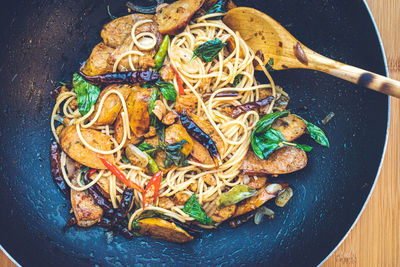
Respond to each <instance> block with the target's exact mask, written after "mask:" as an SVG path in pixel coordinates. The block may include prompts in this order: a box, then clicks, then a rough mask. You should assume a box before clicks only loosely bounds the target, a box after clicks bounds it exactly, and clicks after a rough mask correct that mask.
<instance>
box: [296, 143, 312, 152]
mask: <svg viewBox="0 0 400 267" xmlns="http://www.w3.org/2000/svg"><path fill="white" fill-rule="evenodd" d="M296 147H297V148H300V149H301V150H304V151H305V152H310V151H311V150H312V147H311V146H308V145H300V144H296Z"/></svg>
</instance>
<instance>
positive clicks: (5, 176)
mask: <svg viewBox="0 0 400 267" xmlns="http://www.w3.org/2000/svg"><path fill="white" fill-rule="evenodd" d="M237 2H238V4H239V5H245V6H252V7H256V8H257V9H259V10H261V11H264V12H266V13H267V14H269V15H270V16H272V17H273V18H275V19H276V20H278V21H279V22H281V23H282V25H284V27H286V28H287V29H288V30H289V31H290V32H291V33H293V35H294V36H296V37H297V38H299V40H301V41H302V42H303V43H304V44H306V45H308V46H309V47H310V48H311V49H313V50H315V51H317V52H319V53H321V54H323V55H326V56H328V57H331V58H333V59H336V60H338V61H341V62H345V63H348V64H351V65H354V66H358V67H361V68H364V69H367V70H370V71H373V72H376V73H379V74H387V70H386V65H385V60H384V56H383V51H382V46H381V43H380V40H379V37H378V34H377V31H376V28H375V26H374V23H373V21H372V18H371V16H370V13H369V11H368V9H367V7H366V5H365V3H364V1H362V0H340V1H338V0H324V1H321V0H259V1H250V0H247V1H237ZM107 5H110V7H111V12H112V13H113V14H114V15H123V14H126V9H125V8H124V1H104V0H101V1H100V0H98V1H94V0H82V1H66V0H64V1H62V0H60V1H55V0H52V1H50V0H36V1H35V0H29V1H28V0H21V1H18V0H14V1H8V2H7V4H6V3H3V4H2V8H1V11H0V12H1V14H0V20H1V24H0V25H1V26H0V27H1V34H0V37H1V39H0V40H1V41H0V44H1V49H0V94H1V97H0V106H1V109H0V110H1V119H0V122H1V129H0V142H1V146H0V173H1V186H0V218H1V221H0V229H1V230H0V244H1V245H2V246H3V247H4V248H5V250H7V251H8V252H9V253H10V254H11V255H12V257H14V259H16V261H17V262H19V263H20V264H22V265H24V266H31V265H32V266H33V265H40V266H43V265H57V266H63V265H69V266H81V265H87V264H90V265H95V264H99V265H102V266H103V265H116V266H122V265H124V266H125V265H133V264H139V263H141V264H146V265H147V264H149V265H156V264H159V263H164V264H165V265H171V264H176V265H192V264H193V265H217V264H226V265H236V264H237V265H239V264H241V265H247V264H268V265H274V266H288V265H289V264H294V265H295V266H311V265H317V264H319V263H320V262H321V261H323V260H324V258H325V257H327V256H328V255H329V253H330V252H331V251H332V250H333V249H334V248H335V247H336V246H337V245H338V243H339V242H340V241H341V240H342V238H343V237H344V236H345V235H346V233H347V232H348V231H349V229H350V227H351V226H352V225H353V223H354V221H355V220H356V218H357V217H358V215H359V213H360V211H361V210H362V208H363V206H364V204H365V202H366V200H367V198H368V196H369V194H370V191H371V188H372V187H373V185H374V182H375V178H376V175H377V172H378V170H379V166H380V163H381V158H382V153H383V150H384V147H385V140H386V134H387V122H388V98H387V97H386V96H384V95H381V94H378V93H375V92H373V91H371V90H367V89H364V88H361V87H358V86H355V85H352V84H350V83H347V82H344V81H341V80H338V79H336V78H333V77H330V76H327V75H324V74H321V73H317V72H313V71H306V70H290V71H280V72H274V73H273V77H274V79H275V81H276V82H277V84H279V85H281V86H283V88H285V90H286V91H288V92H289V94H290V95H291V97H292V102H291V104H290V106H289V108H290V109H291V110H293V111H295V112H296V113H297V114H299V115H301V116H303V117H304V118H306V119H308V120H309V121H312V122H317V121H320V120H322V119H323V118H324V117H325V115H327V114H328V113H329V112H331V111H332V112H334V113H335V114H336V116H335V118H334V119H333V120H332V121H331V122H330V123H329V124H328V125H326V126H323V127H322V128H323V129H324V130H325V132H326V133H327V136H328V137H329V138H330V142H331V148H330V149H326V148H323V147H315V148H314V150H313V151H312V152H311V153H310V154H309V164H308V166H307V167H306V169H305V170H303V171H301V172H299V173H296V174H293V175H287V176H281V177H279V178H278V179H279V180H284V181H288V182H289V183H290V184H291V185H292V187H293V189H294V192H295V195H294V197H293V199H292V200H291V202H290V203H289V204H288V205H287V206H286V207H285V208H278V207H275V206H274V204H273V203H272V202H271V203H268V206H269V207H271V208H272V209H274V210H275V211H276V216H275V219H274V220H267V221H264V222H263V223H262V224H261V225H258V226H256V225H254V224H253V223H248V224H247V225H245V226H243V227H241V228H238V229H229V227H227V226H226V225H223V226H222V227H220V228H219V229H218V230H215V231H212V232H208V231H206V232H204V233H203V234H202V236H201V238H199V239H197V240H196V241H194V242H191V243H189V244H185V245H178V244H171V243H166V242H163V241H158V240H153V239H149V238H146V237H139V238H136V239H134V240H133V241H127V240H125V239H123V238H122V237H119V236H118V237H116V238H115V239H114V241H113V242H111V243H110V244H107V242H106V239H105V238H104V233H103V229H101V228H92V229H89V230H84V229H71V230H69V231H68V232H67V233H64V232H63V231H62V227H63V226H64V224H65V222H66V220H67V219H68V218H69V210H70V205H69V204H68V203H67V202H66V201H65V200H64V199H63V197H62V195H61V194H60V193H59V191H58V190H57V188H56V187H55V185H54V184H53V181H52V179H51V174H50V164H49V145H50V140H51V139H52V135H51V131H50V127H49V126H50V122H49V118H50V112H51V109H52V106H53V104H54V102H53V100H52V99H51V98H50V96H49V92H50V90H52V89H53V88H54V87H56V86H57V84H58V82H59V81H67V80H70V79H71V75H72V73H73V72H74V71H76V70H77V69H78V68H79V63H81V62H83V61H84V60H85V59H86V58H87V57H88V55H89V53H90V51H91V48H92V47H93V46H94V45H95V44H96V43H97V42H99V41H100V35H99V33H100V29H101V27H102V25H103V24H104V23H106V22H108V21H109V20H110V19H109V16H108V15H107V11H106V6H107ZM261 76H262V75H260V77H259V79H260V80H262V79H263V78H262V77H261ZM304 141H305V142H310V140H309V139H307V138H305V139H304Z"/></svg>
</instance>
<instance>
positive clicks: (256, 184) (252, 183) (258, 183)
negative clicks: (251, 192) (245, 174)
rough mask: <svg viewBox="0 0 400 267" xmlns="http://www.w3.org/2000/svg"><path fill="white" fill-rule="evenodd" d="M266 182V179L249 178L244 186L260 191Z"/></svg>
mask: <svg viewBox="0 0 400 267" xmlns="http://www.w3.org/2000/svg"><path fill="white" fill-rule="evenodd" d="M266 182H267V177H257V179H256V178H255V177H250V178H249V180H248V181H247V183H245V184H246V185H248V186H249V187H251V188H254V189H260V188H261V187H263V186H264V185H265V184H266Z"/></svg>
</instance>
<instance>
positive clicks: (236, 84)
mask: <svg viewBox="0 0 400 267" xmlns="http://www.w3.org/2000/svg"><path fill="white" fill-rule="evenodd" d="M242 79H243V74H238V75H236V76H235V79H233V87H236V86H238V85H239V83H240V82H241V81H242Z"/></svg>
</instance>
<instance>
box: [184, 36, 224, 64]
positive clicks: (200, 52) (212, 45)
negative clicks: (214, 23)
mask: <svg viewBox="0 0 400 267" xmlns="http://www.w3.org/2000/svg"><path fill="white" fill-rule="evenodd" d="M225 45H226V43H224V42H222V41H221V40H219V39H218V38H215V39H214V41H208V42H205V43H204V44H201V45H200V46H198V47H197V48H196V49H195V50H194V52H193V57H192V59H191V60H193V59H195V58H196V57H199V58H200V59H201V60H203V62H211V61H213V60H214V58H215V57H216V56H217V55H218V53H219V52H220V51H221V50H222V49H223V48H224V47H225Z"/></svg>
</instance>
